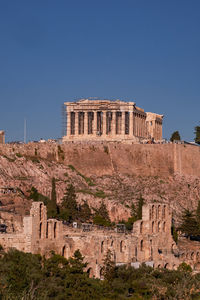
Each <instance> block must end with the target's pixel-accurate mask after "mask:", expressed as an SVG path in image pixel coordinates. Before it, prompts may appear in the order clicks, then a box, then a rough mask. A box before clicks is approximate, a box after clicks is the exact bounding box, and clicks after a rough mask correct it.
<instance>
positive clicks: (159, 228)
mask: <svg viewBox="0 0 200 300" xmlns="http://www.w3.org/2000/svg"><path fill="white" fill-rule="evenodd" d="M158 232H161V223H160V221H159V222H158Z"/></svg>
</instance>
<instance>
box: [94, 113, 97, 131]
mask: <svg viewBox="0 0 200 300" xmlns="http://www.w3.org/2000/svg"><path fill="white" fill-rule="evenodd" d="M93 135H95V136H96V135H97V111H94V120H93Z"/></svg>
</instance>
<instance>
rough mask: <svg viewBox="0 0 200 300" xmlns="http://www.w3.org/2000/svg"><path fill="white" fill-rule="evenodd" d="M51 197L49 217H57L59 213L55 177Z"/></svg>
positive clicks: (52, 182)
mask: <svg viewBox="0 0 200 300" xmlns="http://www.w3.org/2000/svg"><path fill="white" fill-rule="evenodd" d="M51 186H52V188H51V199H50V201H48V204H47V206H48V218H56V217H57V215H58V213H59V212H58V206H57V201H56V180H55V178H54V177H53V178H52V181H51Z"/></svg>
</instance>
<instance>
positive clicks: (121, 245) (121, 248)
mask: <svg viewBox="0 0 200 300" xmlns="http://www.w3.org/2000/svg"><path fill="white" fill-rule="evenodd" d="M120 252H121V253H122V252H123V241H121V242H120Z"/></svg>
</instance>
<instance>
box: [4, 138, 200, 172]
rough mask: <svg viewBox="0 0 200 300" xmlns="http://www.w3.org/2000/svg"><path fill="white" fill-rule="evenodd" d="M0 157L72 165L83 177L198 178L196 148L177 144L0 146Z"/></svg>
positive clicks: (199, 153)
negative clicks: (6, 156)
mask: <svg viewBox="0 0 200 300" xmlns="http://www.w3.org/2000/svg"><path fill="white" fill-rule="evenodd" d="M0 153H3V154H4V155H5V154H6V153H7V154H9V155H12V154H14V153H20V154H22V155H27V156H32V157H35V154H36V153H37V157H42V158H44V159H48V160H56V161H60V162H62V163H63V164H65V165H70V164H71V165H73V166H74V167H75V168H77V169H78V170H79V171H80V172H82V173H83V174H84V175H86V176H92V175H97V176H102V175H113V174H116V173H120V174H129V175H140V176H143V175H144V176H152V175H153V176H170V175H172V174H175V173H178V174H181V175H194V176H200V165H199V164H198V161H199V160H200V147H198V146H192V145H182V144H180V145H178V144H150V145H148V144H145V145H143V144H126V143H68V144H63V145H58V144H56V143H55V144H51V143H29V144H26V145H8V144H6V145H0Z"/></svg>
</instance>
